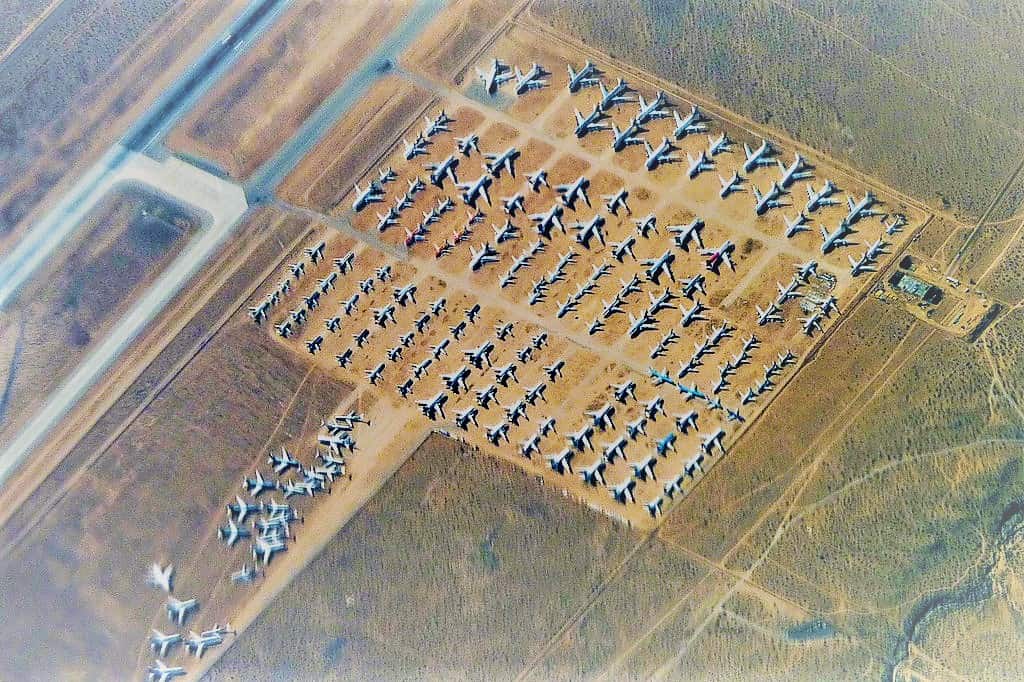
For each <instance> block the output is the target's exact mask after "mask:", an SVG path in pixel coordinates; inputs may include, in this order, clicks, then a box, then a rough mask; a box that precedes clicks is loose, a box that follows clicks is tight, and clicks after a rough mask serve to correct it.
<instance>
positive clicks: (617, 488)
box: [609, 477, 636, 504]
mask: <svg viewBox="0 0 1024 682" xmlns="http://www.w3.org/2000/svg"><path fill="white" fill-rule="evenodd" d="M634 488H636V480H635V479H634V478H632V477H630V478H628V479H626V480H625V481H623V482H622V483H619V484H618V485H614V486H612V487H611V488H610V489H609V490H610V492H611V494H612V499H614V500H615V501H616V502H618V503H620V504H626V503H627V502H636V498H635V497H633V489H634Z"/></svg>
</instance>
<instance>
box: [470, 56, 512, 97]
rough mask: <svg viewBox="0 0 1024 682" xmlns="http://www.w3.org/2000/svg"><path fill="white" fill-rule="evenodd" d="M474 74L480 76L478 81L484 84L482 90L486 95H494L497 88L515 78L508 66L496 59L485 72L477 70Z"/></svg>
mask: <svg viewBox="0 0 1024 682" xmlns="http://www.w3.org/2000/svg"><path fill="white" fill-rule="evenodd" d="M476 72H477V74H478V75H479V76H480V80H482V81H483V82H484V90H485V91H486V92H487V94H488V95H494V94H495V93H496V92H498V88H500V87H501V86H502V85H503V84H505V83H507V82H508V81H510V80H512V79H513V78H515V74H514V73H512V71H511V69H510V68H509V66H508V64H505V63H504V62H502V61H501V60H500V59H497V58H495V59H494V60H493V61H492V62H491V66H490V68H489V69H488V70H487V71H486V72H484V71H481V70H480V69H479V68H477V70H476Z"/></svg>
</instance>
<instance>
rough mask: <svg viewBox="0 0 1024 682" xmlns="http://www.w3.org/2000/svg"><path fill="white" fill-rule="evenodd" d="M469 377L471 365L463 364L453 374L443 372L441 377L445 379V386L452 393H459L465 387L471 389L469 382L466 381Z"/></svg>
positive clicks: (467, 389)
mask: <svg viewBox="0 0 1024 682" xmlns="http://www.w3.org/2000/svg"><path fill="white" fill-rule="evenodd" d="M468 378H469V367H467V366H466V365H462V367H460V368H459V369H457V370H456V371H454V372H452V373H451V374H442V375H441V379H442V381H444V383H445V386H447V387H448V390H449V391H451V392H452V393H454V394H456V395H458V394H459V390H460V388H461V389H464V390H466V391H469V384H468V383H466V379H468Z"/></svg>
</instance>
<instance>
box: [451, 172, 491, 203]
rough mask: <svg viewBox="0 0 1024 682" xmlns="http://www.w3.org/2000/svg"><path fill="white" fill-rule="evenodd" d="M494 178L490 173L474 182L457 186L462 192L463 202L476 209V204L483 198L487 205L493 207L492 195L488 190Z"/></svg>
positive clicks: (461, 183)
mask: <svg viewBox="0 0 1024 682" xmlns="http://www.w3.org/2000/svg"><path fill="white" fill-rule="evenodd" d="M492 181H493V178H492V177H491V175H490V174H489V173H484V174H483V175H481V176H480V177H479V178H477V179H476V180H474V181H473V182H460V183H458V184H456V185H455V186H456V187H457V188H458V189H459V190H460V191H461V192H462V195H461V197H462V201H463V203H464V204H466V205H467V206H471V207H473V208H476V202H477V200H478V199H479V198H480V197H483V199H484V201H486V202H487V205H488V206H490V205H491V195H490V193H489V192H488V189H489V188H490V186H491V182H492Z"/></svg>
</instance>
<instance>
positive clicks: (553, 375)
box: [544, 360, 565, 382]
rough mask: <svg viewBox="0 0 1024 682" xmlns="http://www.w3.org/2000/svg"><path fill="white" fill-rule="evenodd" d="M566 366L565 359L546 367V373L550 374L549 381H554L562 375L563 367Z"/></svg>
mask: <svg viewBox="0 0 1024 682" xmlns="http://www.w3.org/2000/svg"><path fill="white" fill-rule="evenodd" d="M564 367H565V360H557V361H555V362H554V363H552V364H550V365H547V366H546V367H544V373H545V374H547V375H548V381H551V382H554V381H555V380H556V379H558V378H559V377H561V376H562V369H563V368H564Z"/></svg>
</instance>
